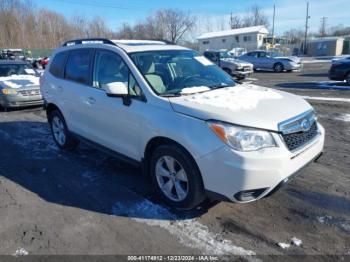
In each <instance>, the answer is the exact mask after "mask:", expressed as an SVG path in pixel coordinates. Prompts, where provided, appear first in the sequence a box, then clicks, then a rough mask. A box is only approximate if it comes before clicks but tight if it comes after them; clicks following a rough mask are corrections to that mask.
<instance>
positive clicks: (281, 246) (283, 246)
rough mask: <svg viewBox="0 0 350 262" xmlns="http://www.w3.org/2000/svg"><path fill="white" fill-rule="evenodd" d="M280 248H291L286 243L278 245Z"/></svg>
mask: <svg viewBox="0 0 350 262" xmlns="http://www.w3.org/2000/svg"><path fill="white" fill-rule="evenodd" d="M278 246H279V247H280V248H283V249H286V248H290V244H286V243H278Z"/></svg>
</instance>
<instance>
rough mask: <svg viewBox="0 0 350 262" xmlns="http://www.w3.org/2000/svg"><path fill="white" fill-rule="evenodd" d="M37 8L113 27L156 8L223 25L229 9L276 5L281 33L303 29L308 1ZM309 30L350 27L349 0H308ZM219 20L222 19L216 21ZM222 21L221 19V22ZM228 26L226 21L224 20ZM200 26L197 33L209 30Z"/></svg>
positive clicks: (90, 3)
mask: <svg viewBox="0 0 350 262" xmlns="http://www.w3.org/2000/svg"><path fill="white" fill-rule="evenodd" d="M32 2H33V3H34V4H35V5H36V6H37V7H39V8H40V7H45V8H47V9H50V10H53V11H56V12H59V13H61V14H63V15H65V16H66V17H71V16H74V15H76V14H79V15H82V16H85V17H86V18H92V17H94V16H100V17H102V18H104V19H105V21H106V22H107V25H108V26H109V27H110V28H111V29H113V30H115V29H118V28H120V26H121V25H122V24H123V23H124V22H127V23H130V24H133V23H136V22H138V21H142V19H143V18H145V17H147V16H148V15H150V14H152V12H154V11H155V10H157V9H164V8H174V9H180V10H183V11H185V12H189V13H191V14H193V15H195V16H196V17H198V20H199V21H203V23H200V24H205V23H207V24H208V23H209V22H208V21H206V20H209V21H210V23H211V21H213V22H214V21H215V22H214V23H221V24H223V23H224V22H226V20H228V19H229V15H230V12H232V13H235V14H244V13H245V12H247V10H248V9H249V7H251V6H252V5H254V4H257V5H258V6H259V7H261V8H262V10H263V11H264V12H265V14H266V15H269V16H270V18H271V21H270V24H272V13H273V5H274V4H275V5H276V21H275V32H276V33H277V34H282V33H283V32H285V31H286V30H289V29H291V28H297V29H304V28H305V16H306V2H307V0H32ZM308 2H309V3H310V7H309V15H310V16H311V18H310V20H309V26H310V29H309V30H310V31H318V29H319V27H320V24H321V22H320V21H321V18H322V17H327V26H328V27H331V26H336V25H339V24H342V25H344V26H350V12H349V6H350V0H309V1H308ZM219 21H221V22H219ZM223 21H224V22H223ZM224 26H225V27H228V24H227V23H224ZM217 28H219V27H218V26H216V28H215V27H214V28H212V29H209V28H208V27H204V26H202V27H200V28H199V29H198V33H203V32H205V31H207V30H208V29H209V30H215V29H217ZM221 28H222V26H221Z"/></svg>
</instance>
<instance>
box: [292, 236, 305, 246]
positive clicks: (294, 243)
mask: <svg viewBox="0 0 350 262" xmlns="http://www.w3.org/2000/svg"><path fill="white" fill-rule="evenodd" d="M291 240H292V244H293V245H295V246H297V247H299V246H300V245H301V244H302V243H303V242H302V241H301V240H300V239H298V238H296V237H292V239H291Z"/></svg>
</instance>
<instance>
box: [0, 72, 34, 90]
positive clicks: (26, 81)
mask: <svg viewBox="0 0 350 262" xmlns="http://www.w3.org/2000/svg"><path fill="white" fill-rule="evenodd" d="M0 86H2V87H4V88H25V87H30V86H39V77H37V76H35V75H11V76H6V77H0Z"/></svg>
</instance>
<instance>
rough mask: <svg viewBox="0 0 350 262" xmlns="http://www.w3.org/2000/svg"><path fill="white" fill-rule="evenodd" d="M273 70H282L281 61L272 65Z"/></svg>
mask: <svg viewBox="0 0 350 262" xmlns="http://www.w3.org/2000/svg"><path fill="white" fill-rule="evenodd" d="M273 70H274V71H275V72H277V73H281V72H283V70H284V66H283V65H282V64H281V63H276V64H275V65H274V66H273Z"/></svg>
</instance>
